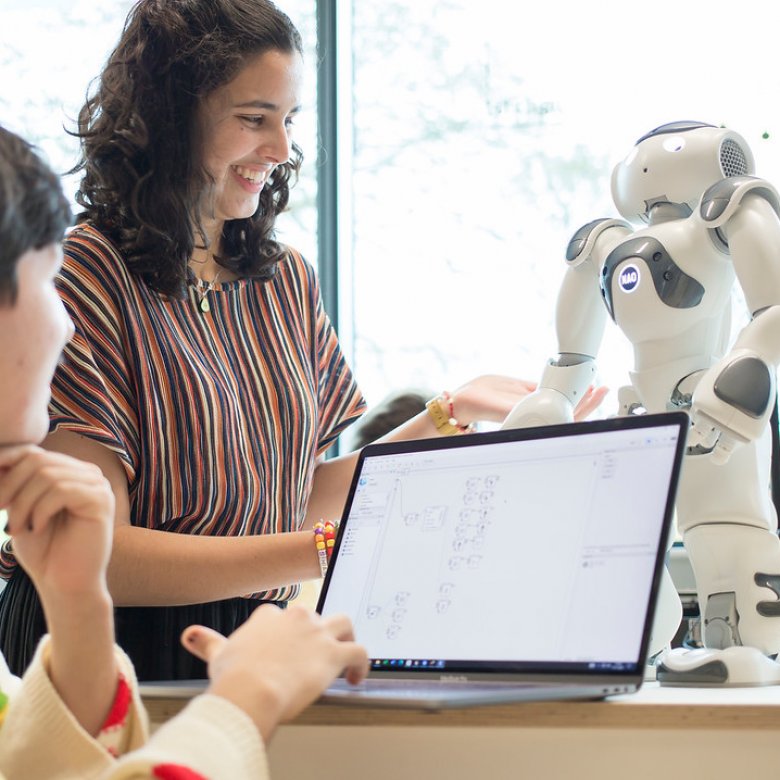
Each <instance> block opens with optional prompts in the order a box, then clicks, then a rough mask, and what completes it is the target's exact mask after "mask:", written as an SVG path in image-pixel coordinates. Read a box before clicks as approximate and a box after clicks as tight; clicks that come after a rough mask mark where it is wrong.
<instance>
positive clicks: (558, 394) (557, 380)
mask: <svg viewBox="0 0 780 780" xmlns="http://www.w3.org/2000/svg"><path fill="white" fill-rule="evenodd" d="M595 373H596V367H595V364H594V362H593V360H592V358H589V357H587V356H585V355H573V354H561V355H559V356H558V357H557V359H555V360H551V361H549V362H548V364H547V367H546V368H545V370H544V373H543V374H542V378H541V380H540V382H539V386H538V388H537V389H536V390H535V391H534V392H533V393H531V394H530V395H527V396H526V397H525V398H523V399H522V400H521V401H519V402H518V403H517V404H516V405H515V407H514V409H512V411H511V412H510V413H509V415H508V416H507V418H506V420H504V423H503V425H502V426H501V427H502V428H532V427H534V426H538V425H555V424H558V423H567V422H573V421H574V404H575V403H576V402H578V401H579V400H580V399H581V398H582V397H583V394H584V393H585V392H586V390H587V388H588V387H589V385H590V383H591V382H592V381H593V377H594V376H595ZM601 395H602V397H603V394H601Z"/></svg>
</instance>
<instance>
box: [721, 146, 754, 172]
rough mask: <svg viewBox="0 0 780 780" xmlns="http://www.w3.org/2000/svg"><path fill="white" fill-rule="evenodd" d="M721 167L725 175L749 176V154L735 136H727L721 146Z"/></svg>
mask: <svg viewBox="0 0 780 780" xmlns="http://www.w3.org/2000/svg"><path fill="white" fill-rule="evenodd" d="M720 167H721V169H722V171H723V175H724V176H747V175H748V174H749V173H750V171H749V170H748V168H749V166H748V156H747V155H746V154H745V150H744V149H743V148H742V146H741V145H740V144H738V143H737V142H736V141H735V140H734V139H733V138H727V139H726V140H725V141H724V142H723V143H722V144H721V147H720Z"/></svg>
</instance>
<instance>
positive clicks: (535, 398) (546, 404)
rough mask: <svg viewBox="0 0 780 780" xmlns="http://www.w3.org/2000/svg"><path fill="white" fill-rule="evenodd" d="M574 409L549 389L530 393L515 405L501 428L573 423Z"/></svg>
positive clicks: (544, 388) (563, 397) (545, 388)
mask: <svg viewBox="0 0 780 780" xmlns="http://www.w3.org/2000/svg"><path fill="white" fill-rule="evenodd" d="M573 421H574V407H573V406H572V404H571V402H570V401H569V399H568V398H566V396H565V395H563V394H562V393H559V392H558V391H557V390H553V389H551V388H549V387H542V388H539V389H538V390H535V391H534V392H533V393H530V394H529V395H527V396H526V397H525V398H523V399H522V401H518V402H517V403H516V404H515V407H514V409H512V411H511V412H510V413H509V414H508V415H507V418H506V420H504V423H503V425H502V426H501V427H502V428H532V427H534V426H537V425H555V424H556V423H564V422H573Z"/></svg>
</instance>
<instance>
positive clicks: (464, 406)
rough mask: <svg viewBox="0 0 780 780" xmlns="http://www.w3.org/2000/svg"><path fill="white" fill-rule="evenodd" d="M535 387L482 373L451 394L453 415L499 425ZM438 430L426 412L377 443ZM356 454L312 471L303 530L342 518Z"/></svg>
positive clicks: (587, 405)
mask: <svg viewBox="0 0 780 780" xmlns="http://www.w3.org/2000/svg"><path fill="white" fill-rule="evenodd" d="M535 388H536V385H535V384H534V383H533V382H528V381H526V380H524V379H515V378H514V377H508V376H501V375H497V374H485V375H483V376H478V377H476V378H475V379H472V380H471V381H470V382H466V384H464V385H461V386H460V387H458V388H457V389H456V390H454V391H453V392H452V393H451V394H450V399H451V401H452V409H453V416H454V417H455V418H456V419H457V421H458V423H459V424H460V425H464V426H466V425H470V424H471V423H478V422H493V423H496V422H502V421H503V420H504V419H505V418H506V416H507V415H508V414H509V412H511V411H512V409H513V408H514V406H515V404H516V403H517V402H518V401H520V400H521V399H522V398H524V397H525V396H527V395H528V394H529V393H531V392H533V390H534V389H535ZM607 392H608V391H607V388H605V387H599V388H590V389H589V390H588V392H587V393H586V394H585V396H583V398H582V400H581V401H580V403H579V404H578V405H577V408H576V410H575V415H574V416H575V419H576V420H584V419H585V418H586V417H587V416H588V415H589V414H591V412H593V411H594V410H595V409H596V408H597V407H598V406H599V404H601V402H602V401H603V400H604V396H605V395H606V394H607ZM437 435H439V434H438V431H437V430H436V426H435V425H434V423H433V419H432V418H431V415H430V414H429V413H428V412H427V411H424V412H420V414H418V415H416V416H414V417H412V418H411V419H410V420H408V421H407V422H405V423H403V424H402V425H399V426H398V427H397V428H395V429H394V430H392V431H390V433H388V434H386V435H385V436H382V437H381V438H380V439H378V440H377V441H380V442H389V441H408V440H411V439H429V438H432V437H434V436H437ZM357 459H358V453H357V452H350V453H348V454H347V455H342V456H340V457H338V458H332V459H330V460H327V461H326V460H322V461H320V462H319V463H318V465H317V468H316V470H315V472H314V487H313V489H312V494H311V498H310V500H309V506H308V509H307V512H306V527H307V528H311V526H312V525H313V524H314V523H315V522H317V520H319V519H321V518H324V519H326V520H328V519H330V520H335V519H338V518H340V517H341V514H342V512H343V510H344V502H345V501H346V498H347V491H348V490H349V485H350V482H351V481H352V475H353V472H354V470H355V465H356V463H357Z"/></svg>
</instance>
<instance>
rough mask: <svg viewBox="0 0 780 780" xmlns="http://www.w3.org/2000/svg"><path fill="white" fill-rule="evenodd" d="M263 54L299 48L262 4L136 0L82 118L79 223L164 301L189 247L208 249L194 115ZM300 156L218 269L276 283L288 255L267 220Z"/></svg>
mask: <svg viewBox="0 0 780 780" xmlns="http://www.w3.org/2000/svg"><path fill="white" fill-rule="evenodd" d="M267 51H281V52H284V53H293V52H297V53H299V54H302V51H303V45H302V43H301V37H300V34H299V33H298V31H297V30H296V29H295V26H294V25H293V23H292V22H291V21H290V19H289V18H288V17H287V16H286V15H285V14H284V13H282V12H281V11H280V10H279V9H277V8H276V6H275V5H274V4H273V3H271V2H270V1H269V0H139V2H138V3H136V5H135V6H134V7H133V8H132V10H131V11H130V13H129V15H128V17H127V21H126V22H125V26H124V29H123V31H122V35H121V37H120V39H119V43H118V44H117V46H116V48H115V49H114V51H113V52H112V53H111V55H110V56H109V58H108V61H107V63H106V65H105V67H104V68H103V71H102V73H101V74H100V76H99V77H98V79H97V80H96V88H95V90H94V92H93V93H92V94H91V95H88V97H87V101H86V103H85V104H84V106H83V107H82V109H81V111H80V112H79V117H78V129H77V130H76V131H74V132H73V135H75V136H78V137H79V138H80V140H81V159H80V161H79V163H78V164H77V165H76V167H75V168H74V169H73V171H71V172H72V173H75V172H78V171H83V172H84V177H83V179H82V181H81V185H80V187H79V190H78V192H77V193H76V201H77V202H78V204H79V205H80V206H81V207H83V209H84V211H83V212H82V213H80V214H79V215H78V218H77V221H78V222H79V223H81V222H87V221H88V222H90V223H91V224H94V225H95V226H96V227H98V228H99V229H100V230H101V231H103V232H104V233H105V234H106V235H107V236H108V237H109V238H111V240H112V241H113V242H114V243H115V244H116V245H117V246H118V247H119V249H120V251H121V253H122V254H123V256H124V258H125V262H126V263H127V265H128V268H129V269H130V270H131V271H133V272H134V273H137V274H139V275H140V276H141V277H143V278H144V280H145V281H146V282H147V284H149V285H150V286H151V287H152V288H154V289H155V290H157V291H158V292H160V293H163V294H165V295H171V296H181V295H183V293H184V290H185V287H186V284H187V281H188V279H189V278H190V277H191V271H190V270H189V266H188V263H189V260H190V258H191V256H192V253H193V249H195V248H196V247H197V246H203V245H204V244H205V243H206V242H207V239H206V236H205V233H204V230H203V227H202V224H201V221H200V218H199V216H198V215H200V214H201V213H202V212H203V207H204V205H205V204H206V202H207V200H208V197H209V194H210V192H211V191H212V187H213V184H214V180H213V178H212V177H211V176H210V175H209V173H208V172H207V171H206V170H205V167H204V165H203V162H202V150H201V147H200V138H199V133H198V123H197V121H196V116H197V110H198V106H199V105H200V103H201V101H202V100H203V98H204V97H205V96H207V95H208V94H210V93H211V92H213V91H214V90H215V89H216V88H218V87H220V86H222V85H223V84H226V83H227V82H229V81H231V80H232V79H233V78H235V76H237V75H238V73H239V72H240V70H241V69H242V67H243V66H244V65H245V64H246V63H247V61H248V60H249V59H251V58H253V57H256V56H258V55H261V54H263V53H265V52H267ZM302 159H303V156H302V154H301V150H300V149H299V148H298V146H296V145H295V144H293V145H292V156H291V159H290V160H289V161H288V162H287V163H285V164H284V165H279V166H278V167H277V168H275V170H274V172H273V174H272V176H271V177H270V178H269V180H268V182H267V183H266V186H265V187H264V188H263V190H262V191H261V193H260V201H259V205H258V208H257V211H256V212H255V214H254V215H253V216H252V217H250V218H248V219H237V220H230V221H228V222H226V223H225V226H224V230H223V233H222V242H221V244H222V246H221V256H220V257H219V258H217V261H218V262H219V263H220V265H223V266H224V267H225V268H228V269H230V270H231V271H233V272H234V273H236V274H238V275H240V276H249V277H253V278H259V279H269V278H271V276H273V274H274V271H275V270H276V264H277V262H278V261H279V260H281V259H282V258H283V257H284V256H285V253H286V249H285V247H284V246H283V245H281V244H279V243H278V242H277V241H276V240H275V233H274V223H275V221H276V217H277V215H278V214H280V213H281V212H282V211H284V209H285V208H286V207H287V202H288V199H289V194H290V186H291V185H292V184H294V182H295V181H296V180H297V176H298V172H299V170H300V166H301V161H302Z"/></svg>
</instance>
